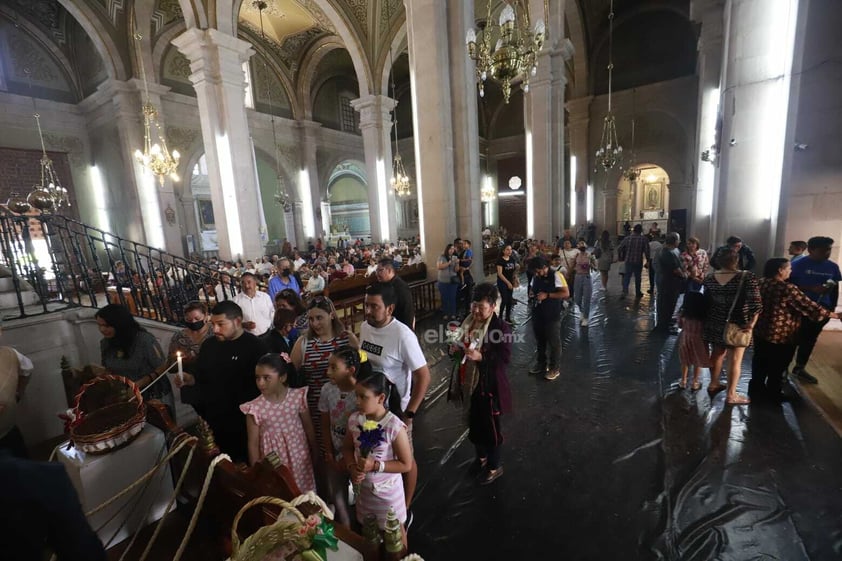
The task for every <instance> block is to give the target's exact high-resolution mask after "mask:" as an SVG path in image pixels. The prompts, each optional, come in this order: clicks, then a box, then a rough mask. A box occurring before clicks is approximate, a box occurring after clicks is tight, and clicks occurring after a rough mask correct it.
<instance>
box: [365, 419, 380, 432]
mask: <svg viewBox="0 0 842 561" xmlns="http://www.w3.org/2000/svg"><path fill="white" fill-rule="evenodd" d="M379 426H380V425H378V424H377V421H366V422H364V423H363V430H374V429H376V428H377V427H379Z"/></svg>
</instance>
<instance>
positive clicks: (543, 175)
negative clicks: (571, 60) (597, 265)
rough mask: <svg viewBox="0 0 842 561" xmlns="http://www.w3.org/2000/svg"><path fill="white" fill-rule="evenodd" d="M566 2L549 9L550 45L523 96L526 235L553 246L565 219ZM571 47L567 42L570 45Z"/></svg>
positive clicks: (538, 13)
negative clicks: (563, 48) (564, 36)
mask: <svg viewBox="0 0 842 561" xmlns="http://www.w3.org/2000/svg"><path fill="white" fill-rule="evenodd" d="M563 5H564V2H563V1H561V2H554V3H553V4H552V6H550V14H549V21H546V22H544V23H545V24H546V26H547V33H548V36H549V41H548V42H547V44H545V46H544V50H543V51H542V52H541V54H540V55H539V56H538V61H537V72H536V75H535V76H534V77H532V78H531V79H530V83H529V92H527V93H526V95H525V96H524V101H525V103H524V112H525V115H524V125H525V129H526V197H527V199H526V235H527V237H530V238H535V239H543V240H552V239H553V236H554V235H555V234H560V233H561V232H560V230H561V228H562V224H563V219H564V217H563V214H564V202H565V201H564V191H565V190H564V169H565V165H564V86H565V84H566V83H567V79H566V76H565V67H564V56H563V55H564V51H563V50H562V48H561V47H562V45H565V41H564V40H563V37H562V34H563V33H564V25H563V19H562V17H561V15H562V14H563V11H564V10H563ZM530 14H531V16H532V21H533V22H535V21H537V20H539V19H541V20H543V19H544V17H545V14H544V9H543V2H542V1H540V0H532V1H531V2H530ZM567 43H569V42H567Z"/></svg>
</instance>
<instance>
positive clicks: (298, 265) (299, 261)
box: [292, 257, 306, 271]
mask: <svg viewBox="0 0 842 561" xmlns="http://www.w3.org/2000/svg"><path fill="white" fill-rule="evenodd" d="M304 263H306V261H304V259H302V258H301V257H299V258H298V259H296V260H295V261H293V262H292V264H293V265H294V266H295V270H296V271H297V270H298V269H300V268H301V265H303V264H304Z"/></svg>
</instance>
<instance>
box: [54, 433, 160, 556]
mask: <svg viewBox="0 0 842 561" xmlns="http://www.w3.org/2000/svg"><path fill="white" fill-rule="evenodd" d="M67 444H68V443H67V442H65V443H63V444H62V445H61V446H60V448H59V451H58V460H59V461H60V462H61V463H62V464H63V465H64V467H65V469H66V470H67V474H68V475H69V476H70V480H71V481H72V482H73V486H74V487H75V488H76V492H77V493H78V494H79V500H80V502H81V503H82V510H83V511H84V512H86V513H87V512H88V511H90V510H93V509H94V508H96V507H98V506H99V505H100V504H102V503H104V502H105V501H107V500H108V499H110V498H111V497H113V496H114V495H116V494H117V493H119V492H120V491H122V490H123V489H125V488H126V487H128V486H129V485H131V484H132V483H134V482H135V481H137V480H138V479H139V478H140V477H141V476H143V474H145V473H146V472H147V471H149V470H151V469H152V468H153V467H154V466H155V465H156V464H157V463H158V462H159V461H160V460H161V459H162V458H163V457H164V456H166V454H167V446H166V438H165V437H164V433H163V432H161V431H160V430H159V429H157V428H155V427H153V426H151V425H149V424H147V425H146V426H145V427H144V429H143V431H142V432H141V433H140V434H139V435H138V436H137V438H135V439H134V440H133V441H132V442H130V443H129V444H128V445H126V446H124V447H122V448H119V449H117V450H114V451H112V452H109V453H107V454H97V455H94V454H86V453H85V452H82V451H81V450H79V449H77V448H75V447H72V448H70V449H68V448H67ZM172 494H173V483H172V476H171V474H170V468H169V465H165V466H162V467H161V468H160V469H159V470H158V472H157V473H156V474H155V475H153V476H152V477H151V478H150V479H149V480H147V481H146V482H145V483H142V484H140V485H138V487H136V488H135V489H134V490H132V491H130V492H129V493H128V494H126V495H125V496H124V497H121V498H120V499H118V500H117V501H115V502H114V503H112V504H111V505H109V506H108V507H106V508H105V509H103V510H101V511H100V512H98V513H96V514H95V515H93V516H91V517H90V518H88V522H89V523H90V525H91V527H92V528H93V529H94V531H96V533H97V535H98V536H99V539H100V540H101V541H102V543H103V544H105V546H106V548H107V547H110V546H112V545H115V544H118V543H120V542H121V541H123V540H125V539H126V538H129V537H131V536H132V535H133V534H134V533H135V532H136V531H137V530H139V529H140V528H142V527H144V526H146V525H148V524H150V523H152V522H155V521H156V520H159V519H160V518H161V517H162V516H163V515H164V512H165V511H166V508H167V503H168V502H169V501H170V499H171V497H172Z"/></svg>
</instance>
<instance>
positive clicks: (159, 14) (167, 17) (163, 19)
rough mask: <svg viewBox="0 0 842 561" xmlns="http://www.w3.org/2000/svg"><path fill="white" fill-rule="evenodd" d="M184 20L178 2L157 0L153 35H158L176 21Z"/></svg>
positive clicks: (153, 13) (153, 20)
mask: <svg viewBox="0 0 842 561" xmlns="http://www.w3.org/2000/svg"><path fill="white" fill-rule="evenodd" d="M182 19H184V14H183V13H182V11H181V5H180V4H179V3H178V0H157V2H156V5H155V10H154V11H153V12H152V34H153V35H157V34H158V33H160V32H161V31H163V29H164V27H166V26H167V25H169V24H171V23H173V22H174V21H178V20H182Z"/></svg>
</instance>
